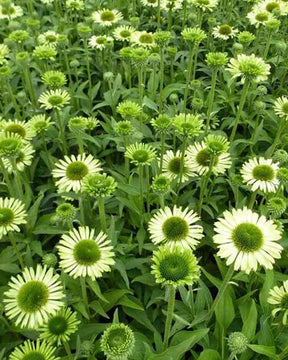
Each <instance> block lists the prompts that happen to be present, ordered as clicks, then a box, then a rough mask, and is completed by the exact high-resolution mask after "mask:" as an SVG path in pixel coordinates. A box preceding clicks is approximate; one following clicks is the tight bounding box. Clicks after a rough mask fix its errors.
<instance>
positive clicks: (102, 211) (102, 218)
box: [98, 198, 107, 233]
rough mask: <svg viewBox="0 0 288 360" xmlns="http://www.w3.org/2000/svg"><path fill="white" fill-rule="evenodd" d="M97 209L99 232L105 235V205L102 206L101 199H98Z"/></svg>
mask: <svg viewBox="0 0 288 360" xmlns="http://www.w3.org/2000/svg"><path fill="white" fill-rule="evenodd" d="M98 208H99V215H100V224H101V230H102V231H104V232H105V233H107V224H106V214H105V205H104V199H103V198H99V199H98Z"/></svg>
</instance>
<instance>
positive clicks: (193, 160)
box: [186, 138, 232, 175]
mask: <svg viewBox="0 0 288 360" xmlns="http://www.w3.org/2000/svg"><path fill="white" fill-rule="evenodd" d="M224 139H225V138H224ZM208 143H209V141H208ZM226 144H227V143H226ZM209 146H210V148H208V146H207V145H206V143H205V142H204V141H201V142H195V143H194V145H189V146H188V148H187V151H186V152H187V158H188V159H189V162H190V166H191V169H192V171H194V172H196V173H197V174H199V175H204V174H207V172H208V171H209V168H210V165H211V161H212V158H213V167H212V172H213V173H214V174H215V175H218V174H224V173H225V171H226V170H227V169H229V168H230V166H231V164H232V161H231V156H230V154H229V153H228V152H226V151H223V152H221V153H220V154H219V155H217V154H215V151H216V148H215V147H214V146H213V143H212V142H211V143H210V145H209ZM225 147H226V146H225ZM219 149H220V148H218V151H219ZM222 150H224V148H223V149H222ZM213 151H214V154H213Z"/></svg>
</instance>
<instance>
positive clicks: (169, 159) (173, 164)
mask: <svg viewBox="0 0 288 360" xmlns="http://www.w3.org/2000/svg"><path fill="white" fill-rule="evenodd" d="M182 162H183V164H182ZM181 165H182V169H181ZM181 170H182V179H181V180H182V182H185V181H187V180H189V178H190V177H193V176H195V173H194V172H193V170H192V168H191V166H190V161H189V158H188V157H187V155H184V158H183V161H182V155H181V152H180V150H177V151H176V154H174V153H173V151H172V150H167V151H166V153H165V154H164V156H163V167H162V172H163V175H165V176H167V177H168V178H169V179H171V180H173V179H176V178H178V177H179V176H180V172H181Z"/></svg>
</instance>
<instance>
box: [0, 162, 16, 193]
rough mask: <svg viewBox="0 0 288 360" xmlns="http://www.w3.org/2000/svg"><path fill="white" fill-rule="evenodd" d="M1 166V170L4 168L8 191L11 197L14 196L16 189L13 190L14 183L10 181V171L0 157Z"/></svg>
mask: <svg viewBox="0 0 288 360" xmlns="http://www.w3.org/2000/svg"><path fill="white" fill-rule="evenodd" d="M0 167H1V170H2V173H3V177H4V180H5V183H6V186H7V189H8V193H9V195H10V196H11V197H13V196H14V190H13V185H12V183H11V181H10V178H9V174H8V171H7V169H6V167H5V165H4V163H3V161H2V159H1V157H0Z"/></svg>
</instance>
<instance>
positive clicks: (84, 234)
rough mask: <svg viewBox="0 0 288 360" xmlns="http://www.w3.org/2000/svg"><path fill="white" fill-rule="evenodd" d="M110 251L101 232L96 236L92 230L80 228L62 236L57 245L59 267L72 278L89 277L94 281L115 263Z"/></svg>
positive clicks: (109, 245)
mask: <svg viewBox="0 0 288 360" xmlns="http://www.w3.org/2000/svg"><path fill="white" fill-rule="evenodd" d="M112 249H113V247H112V246H111V243H110V240H108V239H107V235H105V234H104V233H103V232H102V231H101V232H100V233H99V234H98V235H97V236H96V235H95V230H94V229H89V228H88V227H87V226H86V227H85V226H80V227H79V228H78V230H76V229H72V230H71V231H69V233H68V234H64V235H62V238H61V240H60V241H59V244H58V251H59V256H60V259H61V261H60V266H61V268H62V269H63V271H64V272H65V273H67V274H68V275H70V276H72V277H73V278H77V277H80V276H83V277H85V276H89V277H91V279H92V280H95V279H96V278H98V277H101V276H103V273H104V272H108V271H110V270H111V266H112V265H113V264H114V263H115V261H114V260H113V257H114V252H113V251H112Z"/></svg>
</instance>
